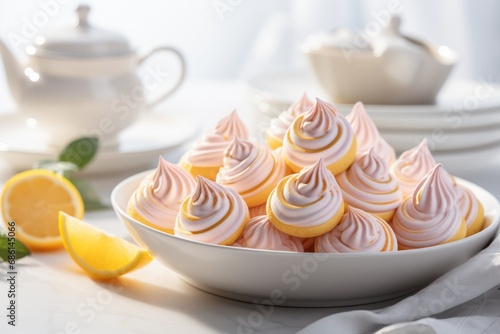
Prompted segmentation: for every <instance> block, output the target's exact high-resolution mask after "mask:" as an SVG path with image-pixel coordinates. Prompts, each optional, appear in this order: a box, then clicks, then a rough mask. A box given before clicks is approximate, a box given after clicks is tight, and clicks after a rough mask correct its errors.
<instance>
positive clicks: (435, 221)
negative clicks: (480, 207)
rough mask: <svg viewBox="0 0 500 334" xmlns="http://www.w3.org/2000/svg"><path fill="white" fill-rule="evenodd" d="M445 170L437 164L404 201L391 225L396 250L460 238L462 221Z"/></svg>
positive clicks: (463, 225)
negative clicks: (394, 235) (395, 238)
mask: <svg viewBox="0 0 500 334" xmlns="http://www.w3.org/2000/svg"><path fill="white" fill-rule="evenodd" d="M457 201H458V199H457V195H456V193H455V190H454V189H453V183H452V181H451V178H450V177H449V175H448V173H446V171H444V169H443V166H442V165H441V164H438V165H436V167H434V168H433V169H432V170H431V171H430V172H429V173H428V174H427V175H426V176H425V177H424V178H423V179H422V180H421V181H420V182H419V183H418V185H417V187H416V188H415V190H414V192H413V194H412V196H411V197H408V198H407V199H405V200H404V201H403V203H402V204H401V206H400V207H399V209H398V210H397V211H396V214H395V215H394V219H393V220H392V223H391V226H392V228H393V230H394V233H395V234H396V237H397V238H398V244H399V249H414V248H423V247H429V246H435V245H440V244H444V243H447V242H451V241H455V240H459V239H463V238H464V237H465V235H466V233H467V227H466V225H465V220H464V218H463V216H462V212H461V211H460V209H459V207H458V205H457Z"/></svg>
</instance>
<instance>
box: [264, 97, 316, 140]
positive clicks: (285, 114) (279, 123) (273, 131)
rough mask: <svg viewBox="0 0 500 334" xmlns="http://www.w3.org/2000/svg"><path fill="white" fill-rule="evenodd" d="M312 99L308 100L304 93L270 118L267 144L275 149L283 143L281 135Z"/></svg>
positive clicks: (309, 106)
mask: <svg viewBox="0 0 500 334" xmlns="http://www.w3.org/2000/svg"><path fill="white" fill-rule="evenodd" d="M312 104H313V103H312V101H311V100H309V98H308V97H307V95H306V94H305V93H304V94H302V96H301V97H300V98H299V99H298V100H297V101H295V102H294V103H293V104H292V105H291V106H290V107H289V108H288V109H287V110H285V111H282V112H281V113H280V114H279V115H278V117H275V118H273V119H271V122H270V123H269V128H268V129H267V131H266V141H267V144H268V145H269V146H270V147H271V148H272V149H276V148H278V147H281V145H283V137H285V133H286V130H288V127H290V124H292V122H293V121H294V120H295V118H296V117H297V116H299V115H300V114H302V113H304V112H306V111H308V110H309V109H310V108H311V107H312Z"/></svg>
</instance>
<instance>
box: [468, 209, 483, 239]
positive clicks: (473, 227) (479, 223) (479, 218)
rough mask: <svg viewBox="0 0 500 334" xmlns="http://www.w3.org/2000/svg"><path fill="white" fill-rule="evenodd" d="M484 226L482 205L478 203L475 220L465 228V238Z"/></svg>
mask: <svg viewBox="0 0 500 334" xmlns="http://www.w3.org/2000/svg"><path fill="white" fill-rule="evenodd" d="M483 224H484V208H483V205H482V204H481V203H480V202H478V208H477V215H476V218H474V220H473V221H472V223H471V224H470V225H469V227H467V237H468V236H471V235H473V234H476V233H477V232H479V231H481V230H482V229H483Z"/></svg>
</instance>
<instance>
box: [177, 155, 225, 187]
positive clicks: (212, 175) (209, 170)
mask: <svg viewBox="0 0 500 334" xmlns="http://www.w3.org/2000/svg"><path fill="white" fill-rule="evenodd" d="M178 165H179V166H180V167H182V168H183V169H184V170H186V171H187V172H188V173H189V174H191V176H192V177H194V178H196V177H197V176H198V175H199V176H203V177H204V178H207V179H209V180H211V181H214V182H215V179H216V178H217V173H218V172H219V169H220V166H214V167H213V166H194V165H192V164H191V163H189V162H187V161H186V160H185V159H182V158H181V160H180V161H179V163H178Z"/></svg>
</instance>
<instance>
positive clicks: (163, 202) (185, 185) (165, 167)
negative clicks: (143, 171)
mask: <svg viewBox="0 0 500 334" xmlns="http://www.w3.org/2000/svg"><path fill="white" fill-rule="evenodd" d="M194 186H195V181H194V179H193V178H192V177H191V175H189V174H188V173H187V172H186V171H185V170H184V169H182V168H181V167H179V166H177V165H174V164H172V163H169V162H167V161H166V160H165V159H163V158H162V157H160V160H159V162H158V167H157V168H156V170H155V171H154V173H152V174H150V175H149V176H148V177H146V178H145V180H144V181H143V182H142V183H141V185H140V186H139V188H137V190H136V191H135V192H134V194H133V195H132V197H131V198H130V200H129V206H131V207H133V208H134V209H135V211H136V212H137V213H138V214H139V215H140V216H141V217H143V218H144V219H145V220H146V221H148V222H150V223H152V224H154V225H156V226H158V227H160V228H162V229H165V230H170V231H173V230H174V226H175V219H176V217H177V213H178V211H179V207H180V205H181V202H182V201H183V200H184V198H185V197H187V196H188V195H189V194H190V193H191V191H192V190H193V189H194Z"/></svg>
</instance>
